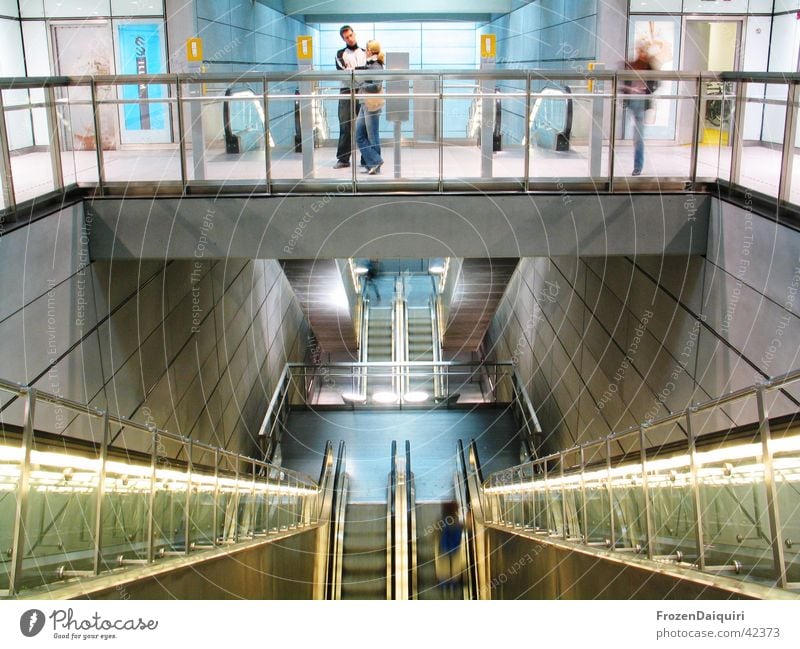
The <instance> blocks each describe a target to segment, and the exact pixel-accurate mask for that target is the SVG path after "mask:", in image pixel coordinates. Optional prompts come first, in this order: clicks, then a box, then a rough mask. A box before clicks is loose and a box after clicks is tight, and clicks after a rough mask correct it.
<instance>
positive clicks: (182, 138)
mask: <svg viewBox="0 0 800 649" xmlns="http://www.w3.org/2000/svg"><path fill="white" fill-rule="evenodd" d="M175 105H176V109H175V113H176V115H175V117H176V119H177V122H178V151H179V154H180V157H181V186H182V187H183V191H184V192H185V191H186V185H187V184H188V182H189V178H188V173H187V171H186V126H185V125H184V122H183V90H182V89H181V79H180V77H177V78H176V79H175ZM201 144H202V143H201ZM192 146H195V143H194V142H193V143H192Z"/></svg>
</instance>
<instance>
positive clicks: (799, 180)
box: [786, 106, 800, 205]
mask: <svg viewBox="0 0 800 649" xmlns="http://www.w3.org/2000/svg"><path fill="white" fill-rule="evenodd" d="M794 132H795V141H794V146H793V147H792V148H791V154H790V155H791V165H792V173H791V174H790V175H789V176H788V179H787V180H788V182H789V187H788V191H787V193H786V196H787V198H788V200H789V202H790V203H792V204H793V205H800V106H798V107H796V108H795V125H794Z"/></svg>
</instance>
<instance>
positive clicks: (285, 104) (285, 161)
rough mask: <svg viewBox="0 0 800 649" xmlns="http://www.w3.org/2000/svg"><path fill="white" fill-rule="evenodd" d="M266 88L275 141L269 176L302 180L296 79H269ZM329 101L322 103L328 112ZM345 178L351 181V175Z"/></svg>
mask: <svg viewBox="0 0 800 649" xmlns="http://www.w3.org/2000/svg"><path fill="white" fill-rule="evenodd" d="M267 89H268V101H269V106H268V109H269V132H270V136H271V138H272V142H273V143H274V146H273V147H271V148H270V161H271V164H270V176H271V178H272V180H273V181H285V180H291V181H299V180H302V179H303V177H304V174H303V154H302V151H301V139H300V138H301V135H302V133H301V130H300V126H301V125H300V113H299V110H300V103H299V102H300V100H298V99H296V98H295V95H298V94H300V88H299V84H298V82H297V81H281V82H270V83H268V84H267ZM333 101H336V100H333ZM337 103H338V102H337ZM329 104H330V102H324V103H323V106H324V107H325V111H326V113H327V111H328V109H330V108H331V106H330V105H329ZM337 125H338V124H337ZM331 137H332V138H333V137H338V129H337V131H336V136H334V135H333V132H331ZM315 153H316V152H315ZM342 171H345V170H342ZM343 175H346V174H343ZM346 178H347V179H348V180H349V176H346Z"/></svg>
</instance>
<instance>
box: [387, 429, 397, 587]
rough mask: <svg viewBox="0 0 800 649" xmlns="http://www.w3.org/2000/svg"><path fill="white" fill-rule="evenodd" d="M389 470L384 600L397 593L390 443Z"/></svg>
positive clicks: (394, 486)
mask: <svg viewBox="0 0 800 649" xmlns="http://www.w3.org/2000/svg"><path fill="white" fill-rule="evenodd" d="M391 453H392V455H391V457H392V459H391V469H390V471H389V497H388V498H387V501H386V599H395V594H396V592H397V555H396V552H395V545H396V543H397V528H396V526H395V516H396V515H397V510H396V504H395V501H396V499H397V442H396V441H394V440H393V441H392V452H391Z"/></svg>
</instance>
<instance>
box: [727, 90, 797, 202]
mask: <svg viewBox="0 0 800 649" xmlns="http://www.w3.org/2000/svg"><path fill="white" fill-rule="evenodd" d="M745 95H746V99H745V105H744V117H743V125H742V154H741V160H740V163H739V178H738V180H737V182H738V184H739V185H741V186H743V187H747V188H749V189H752V190H754V191H756V192H759V193H761V194H766V195H767V196H772V197H777V196H778V185H779V182H780V174H781V159H782V152H781V147H782V144H783V136H784V127H785V124H786V97H787V86H786V85H785V84H776V83H770V84H763V83H747V84H746V85H745Z"/></svg>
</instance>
